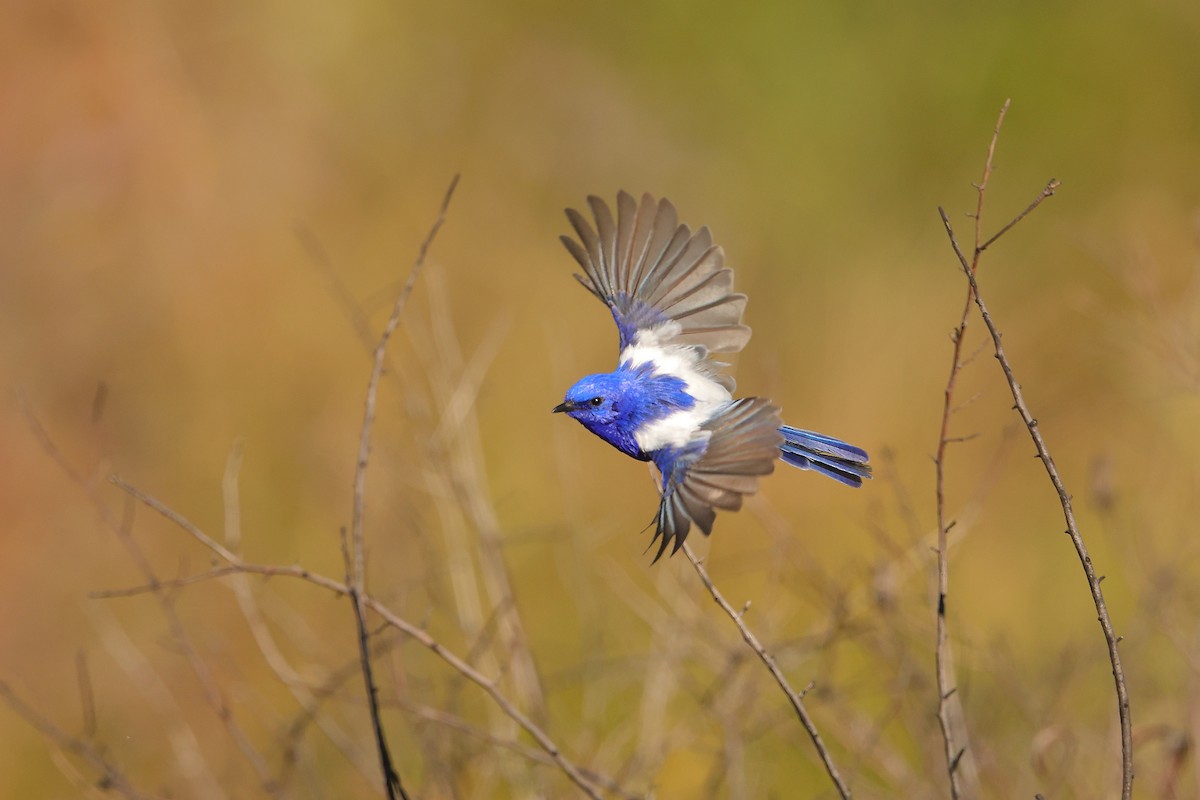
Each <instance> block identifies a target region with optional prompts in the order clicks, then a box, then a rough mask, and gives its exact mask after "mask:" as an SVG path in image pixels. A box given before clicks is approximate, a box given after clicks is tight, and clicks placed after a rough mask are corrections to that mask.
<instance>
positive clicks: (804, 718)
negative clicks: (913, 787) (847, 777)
mask: <svg viewBox="0 0 1200 800" xmlns="http://www.w3.org/2000/svg"><path fill="white" fill-rule="evenodd" d="M683 552H684V554H685V555H686V556H687V558H688V561H690V562H692V566H693V567H695V568H696V574H697V575H699V576H700V581H701V583H703V584H704V588H705V589H708V593H709V594H711V595H712V598H713V600H715V601H716V603H717V605H719V606H720V607H721V610H722V611H724V612H725V613H726V614H728V615H729V618H730V619H732V620H733V624H734V625H737V628H738V631H740V632H741V634H742V638H743V639H745V640H746V644H747V645H749V646H750V649H751V650H753V651H754V652H755V654H757V655H758V657H759V658H760V659H761V660H762V662H763V664H765V665H766V667H767V670H768V671H769V672H770V673H771V676H772V677H773V678H775V682H776V683H778V684H779V688H780V689H782V690H783V693H784V694H785V695H787V698H788V701H789V702H790V703H791V704H792V708H793V709H794V710H795V711H796V716H797V717H799V718H800V724H801V725H803V726H804V730H805V731H807V732H808V735H809V738H811V739H812V742H813V746H814V747H816V748H817V755H818V756H819V757H820V759H821V763H822V764H823V765H824V766H825V772H826V773H827V774H828V775H829V779H830V780H831V781H833V785H834V786H835V787H836V788H837V791H838V795H840V796H841V797H842V798H843V800H848V798H849V797H850V787H849V786H847V785H846V782H845V781H844V780H843V779H842V775H841V773H840V772H838V768H837V766H836V765H835V764H834V763H833V756H831V755H830V754H829V749H828V748H827V747H826V746H825V742H824V740H822V739H821V734H820V732H819V731H818V730H817V726H816V723H814V722H813V720H812V717H810V716H809V714H808V709H807V708H805V707H804V692H797V691H796V690H795V689H793V688H792V686H791V684H790V683H788V680H787V678H786V677H785V676H784V674H783V671H782V670H780V669H779V665H778V664H776V663H775V659H774V658H772V656H771V654H770V653H768V652H767V649H766V648H765V647H763V645H762V642H760V641H759V640H758V637H757V636H755V635H754V631H752V630H750V626H748V625H747V624H746V620H745V619H744V616H745V615H744V614H743V613H742V612H739V611H738V610H737V609H735V608H734V607H733V606H731V605H730V604H729V601H727V600H726V599H725V596H724V595H722V594H721V592H720V590H719V589H717V586H716V584H714V583H713V581H712V578H710V577H709V576H708V570H706V569H705V568H704V564H703V563H701V561H700V559H698V558H696V555H695V553H693V552H692V548H691V547H690V546H689V545H688V544H687V542H684V543H683ZM805 691H807V690H805Z"/></svg>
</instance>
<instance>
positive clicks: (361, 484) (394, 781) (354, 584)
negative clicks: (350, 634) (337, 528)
mask: <svg viewBox="0 0 1200 800" xmlns="http://www.w3.org/2000/svg"><path fill="white" fill-rule="evenodd" d="M457 186H458V176H457V175H455V176H454V177H453V178H452V179H451V180H450V186H449V188H447V189H446V195H445V197H443V198H442V205H441V208H440V210H439V211H438V216H437V219H435V220H434V222H433V225H432V226H431V227H430V228H429V233H428V234H426V236H425V240H424V241H423V242H421V249H420V251H419V252H418V253H417V260H416V261H414V262H413V265H412V269H411V270H409V273H408V279H407V280H406V281H405V282H404V286H403V287H402V288H401V289H400V293H399V294H398V295H397V296H396V303H395V305H393V306H392V314H391V316H390V317H388V321H387V324H386V325H385V326H384V328H383V333H382V334H380V336H379V343H378V344H376V345H375V359H374V363H373V365H372V367H371V377H370V380H368V382H367V398H366V401H365V403H364V409H363V422H362V430H361V433H360V434H359V439H358V461H357V462H356V463H355V468H354V510H353V514H352V516H351V524H350V531H351V534H350V535H351V539H350V558H349V561H350V563H349V564H348V565H347V567H348V570H347V571H348V572H349V576H348V581H347V582H348V583H349V585H350V599H351V602H353V603H354V623H355V627H356V629H357V631H358V648H359V653H360V655H361V656H362V671H363V682H364V683H365V684H366V691H367V705H368V706H369V708H370V710H371V726H372V728H373V729H374V731H375V742H376V744H377V745H378V748H379V763H380V766H381V768H382V769H383V779H384V783H385V784H386V786H387V792H388V797H389V798H390V799H391V800H395V798H396V797H400V798H402V800H408V794H407V793H406V792H405V791H404V787H403V785H402V784H401V782H400V775H399V774H398V773H397V772H396V768H395V765H394V763H393V761H392V756H391V753H390V751H389V750H388V745H387V739H386V737H385V736H384V731H383V721H382V720H381V719H380V714H379V697H378V692H377V689H376V686H375V678H374V676H373V675H372V673H371V654H370V647H369V646H368V644H367V622H366V617H367V613H366V605H365V602H364V597H365V594H366V555H365V553H364V550H363V514H364V511H365V508H366V480H367V461H368V459H369V457H370V453H371V428H372V426H373V425H374V422H375V400H376V395H377V394H378V391H379V379H380V377H381V376H382V375H383V364H384V359H385V357H386V355H387V345H388V340H389V339H391V337H392V334H393V333H395V331H396V328H397V327H399V325H400V318H401V316H402V315H403V313H404V306H405V305H406V304H407V302H408V297H409V295H411V294H412V290H413V286H414V285H416V282H417V276H418V275H420V274H421V268H422V267H423V266H424V265H425V256H426V255H427V254H428V252H429V247H430V245H432V244H433V240H434V237H436V236H437V232H438V230H439V229H440V228H441V227H442V223H443V222H445V220H446V211H447V209H449V207H450V199H451V198H452V197H454V189H455V187H457Z"/></svg>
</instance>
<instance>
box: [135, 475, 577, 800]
mask: <svg viewBox="0 0 1200 800" xmlns="http://www.w3.org/2000/svg"><path fill="white" fill-rule="evenodd" d="M113 483H114V484H115V485H117V486H120V487H121V488H122V489H124V490H125V491H126V492H128V493H129V494H130V496H131V497H134V498H136V499H137V500H139V501H141V502H142V503H144V504H146V505H147V506H149V507H150V508H152V509H154V510H155V511H157V512H159V513H160V514H162V515H163V516H165V517H166V518H167V519H169V520H171V521H172V522H174V523H175V524H177V525H178V526H179V527H180V528H182V529H183V530H184V531H186V532H187V533H188V534H189V535H191V536H192V537H193V538H195V539H197V540H198V541H201V542H208V543H209V545H208V546H209V549H210V550H212V552H213V553H214V554H216V555H218V556H220V557H221V558H222V559H224V560H225V561H226V562H227V564H228V566H229V567H230V568H232V569H234V570H236V571H239V572H247V573H251V574H256V575H264V576H279V577H288V578H297V579H299V580H303V581H307V582H309V583H311V584H313V585H315V586H319V587H321V588H322V589H325V590H327V591H331V592H333V593H335V594H338V595H342V596H345V597H349V596H350V595H351V591H352V590H351V587H350V586H349V585H347V584H346V583H342V582H339V581H336V580H334V579H333V578H329V577H327V576H324V575H320V574H317V573H314V572H310V571H308V570H307V569H304V568H303V567H298V566H294V567H283V566H272V565H264V564H250V563H246V562H244V561H241V560H240V559H238V558H237V557H236V556H234V555H233V554H232V553H230V552H229V550H227V549H226V548H224V547H222V546H221V545H219V544H217V543H216V542H215V541H213V539H212V538H211V537H209V536H207V535H206V534H204V533H203V532H202V531H201V530H200V529H199V528H197V527H196V526H195V525H194V524H193V523H191V522H189V521H188V520H187V519H186V518H184V517H183V516H182V515H180V514H178V513H176V512H175V511H173V510H171V509H170V508H168V507H167V506H166V505H165V504H163V503H162V502H161V501H159V500H157V499H156V498H154V497H152V496H150V495H148V494H146V493H145V492H142V491H141V490H139V489H137V488H135V487H133V486H131V485H130V484H127V483H125V482H124V481H121V480H120V479H115V478H114V479H113ZM226 553H227V554H228V555H229V556H230V557H226V556H225V555H224V554H226ZM226 574H229V573H228V572H226V571H224V570H213V571H211V572H209V573H206V575H205V577H207V578H215V577H220V576H221V575H226ZM196 580H199V576H197V578H196ZM196 580H192V581H191V582H193V583H194V582H196ZM162 585H163V584H162V583H157V582H156V583H155V586H156V587H161V586H162ZM148 591H154V590H153V589H149V590H148ZM361 600H362V602H363V605H364V606H366V608H368V609H370V610H371V611H374V612H375V613H376V614H378V615H379V616H380V617H381V618H382V619H383V620H384V622H386V623H387V624H388V625H390V626H391V627H393V628H396V629H397V630H399V631H400V632H401V633H403V634H405V635H406V636H408V637H410V638H412V639H414V640H416V641H417V642H418V643H420V644H421V645H422V646H424V647H425V648H427V649H428V650H429V651H430V652H432V653H433V654H434V655H436V656H437V657H438V658H440V659H441V660H442V661H444V662H445V663H446V664H448V665H449V666H450V667H451V668H452V669H454V670H455V671H456V672H458V673H459V674H461V675H462V676H463V677H465V678H467V680H469V681H471V682H472V683H474V684H476V685H477V686H479V687H480V688H481V689H483V690H484V692H486V693H487V695H488V696H489V697H491V698H492V701H493V702H495V703H496V705H498V706H499V707H500V709H501V710H502V711H503V712H504V713H505V714H506V715H507V716H508V717H509V718H510V719H512V720H513V721H514V722H516V723H517V724H518V725H519V726H521V727H522V728H523V729H524V730H525V732H526V733H528V734H529V735H530V736H532V737H533V739H534V741H535V742H537V744H538V746H539V747H541V748H542V750H543V751H545V752H546V754H547V755H549V756H550V758H551V759H552V760H553V761H554V763H555V764H557V765H558V768H559V769H560V770H562V771H563V772H564V773H565V774H566V775H567V777H568V778H570V779H571V780H572V781H573V782H574V783H575V785H576V786H578V787H579V788H580V789H581V790H582V791H583V792H584V794H586V795H587V796H588V797H590V798H592V800H601V794H600V791H599V790H598V789H597V788H596V787H595V786H594V785H593V783H592V782H591V781H590V780H589V779H588V778H587V776H586V775H585V774H584V773H583V771H582V770H581V769H580V768H579V767H578V766H576V765H575V763H574V762H572V761H571V760H570V759H568V758H567V757H566V756H564V755H563V754H562V752H561V751H560V750H559V747H558V745H557V744H555V742H554V740H553V739H551V738H550V736H549V735H548V734H547V733H546V732H545V731H544V730H542V728H541V727H539V726H538V725H537V724H536V723H534V722H533V720H531V719H530V718H529V717H528V716H526V715H525V714H524V713H522V712H521V711H520V710H519V709H518V708H517V707H516V706H515V705H514V704H513V703H512V701H510V700H509V699H508V698H507V697H506V696H505V695H504V693H503V692H501V691H500V690H499V689H498V688H497V687H496V681H495V680H494V679H491V678H488V677H487V676H485V675H484V674H483V673H481V672H479V671H478V670H476V669H475V668H474V667H472V666H471V665H470V664H468V663H467V662H466V661H465V660H463V659H462V658H461V657H459V656H457V655H455V654H454V653H453V652H452V651H450V650H448V649H446V648H445V647H444V646H443V645H442V644H441V643H440V642H438V641H437V640H436V639H434V638H433V637H432V636H431V635H430V634H429V633H428V632H427V631H425V630H424V629H423V628H421V627H420V626H418V625H415V624H413V623H411V622H409V621H408V620H406V619H404V618H403V617H401V616H400V615H399V614H397V613H395V612H394V611H392V610H391V609H390V608H388V607H387V606H386V605H384V604H383V603H382V602H381V601H379V600H377V599H375V598H374V597H372V596H370V595H368V594H363V595H361Z"/></svg>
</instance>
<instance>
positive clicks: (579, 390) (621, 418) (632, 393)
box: [554, 364, 696, 461]
mask: <svg viewBox="0 0 1200 800" xmlns="http://www.w3.org/2000/svg"><path fill="white" fill-rule="evenodd" d="M686 389H687V384H685V383H684V382H683V381H682V380H680V379H679V378H676V377H673V376H670V375H658V374H655V372H654V370H653V368H652V367H651V366H649V365H644V364H643V365H639V366H637V367H628V366H626V365H625V364H622V365H621V366H620V367H619V368H618V369H617V370H616V371H615V372H606V373H604V374H602V375H588V376H586V377H584V378H580V379H579V381H577V382H576V383H575V385H574V386H572V387H571V388H570V389H568V390H567V394H566V397H565V398H564V399H563V402H561V403H559V404H558V405H557V406H555V407H554V410H555V412H564V413H566V415H567V416H569V417H572V418H574V419H576V420H578V421H579V423H580V424H581V425H583V427H585V428H587V429H588V430H589V431H591V432H592V433H594V434H596V435H597V436H599V437H600V438H601V439H603V440H604V441H606V442H608V443H609V444H611V445H612V446H613V447H615V448H617V449H618V450H620V451H621V452H622V453H625V454H626V455H629V456H633V457H634V458H637V459H640V460H642V461H645V460H647V459H649V458H650V454H648V453H643V452H642V449H641V448H640V447H639V446H638V443H637V439H636V434H637V431H638V430H639V429H641V427H642V426H643V425H645V424H646V423H648V422H653V421H654V420H657V419H662V418H663V417H665V416H667V415H668V414H671V413H673V412H675V411H678V410H680V409H685V408H691V407H692V406H694V405H695V403H696V401H695V400H694V399H693V398H692V396H691V395H689V394H688V393H687V391H686Z"/></svg>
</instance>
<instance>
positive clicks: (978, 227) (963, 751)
mask: <svg viewBox="0 0 1200 800" xmlns="http://www.w3.org/2000/svg"><path fill="white" fill-rule="evenodd" d="M1011 102H1012V101H1011V100H1005V101H1004V105H1003V106H1002V107H1001V108H1000V115H999V116H998V117H997V118H996V125H995V127H994V128H993V129H992V141H991V143H990V144H989V145H988V151H987V159H986V160H985V161H984V165H983V177H982V178H981V179H980V181H979V183H978V184H976V185H975V191H976V200H975V257H974V259H972V261H971V266H970V267H969V270H970V272H971V273H972V274H974V272H975V270H976V269H978V268H979V254H980V253H982V252H983V249H982V248H981V247H980V237H981V236H982V230H983V229H982V223H983V200H984V197H985V196H986V193H987V185H988V180H989V179H990V178H991V176H992V159H993V158H994V157H995V155H996V141H997V140H998V139H999V138H1000V128H1001V126H1003V125H1004V117H1005V115H1006V114H1007V113H1008V107H1009V105H1010V104H1011ZM989 244H990V242H989ZM971 300H972V293H971V288H970V286H968V287H967V298H966V300H965V301H964V302H963V309H962V315H961V316H960V318H959V322H958V326H957V327H956V328H955V329H954V332H953V333H952V334H951V335H950V340H951V342H953V344H954V348H953V354H952V356H951V358H950V375H949V377H947V378H946V388H945V391H944V392H943V395H942V398H943V399H942V424H941V428H940V430H939V432H938V444H937V455H936V456H935V457H934V459H933V464H934V471H935V472H936V476H937V477H936V483H937V488H936V490H935V491H936V496H937V539H938V541H937V583H938V600H937V634H936V637H937V638H936V644H935V648H934V662H935V668H936V671H937V688H938V711H937V716H938V725H939V726H940V727H941V731H942V743H943V745H944V747H945V756H946V773H947V775H948V776H949V778H950V796H951V797H952V798H954V800H958V799H959V798H960V797H962V796H964V793H965V796H967V797H974V796H975V795H977V794H978V793H979V786H978V785H977V784H978V780H977V777H978V776H977V775H976V774H975V770H974V769H970V768H968V769H964V770H961V771H960V769H959V767H962V766H964V765H970V764H972V763H973V762H972V761H971V756H970V754H969V753H968V750H967V742H966V731H965V730H964V731H963V740H964V741H963V742H962V743H961V744H960V743H959V742H957V741H956V740H955V735H954V727H955V722H956V721H962V720H964V719H965V715H964V714H963V710H962V701H961V699H960V698H959V696H958V693H957V692H958V680H957V678H956V676H955V673H954V653H953V649H952V647H951V645H950V634H949V630H948V628H947V619H946V599H947V597H948V596H949V594H950V558H949V552H948V547H947V536H948V534H949V532H950V526H951V525H952V524H953V523H952V522H951V521H949V520H947V519H946V492H945V483H946V482H945V477H946V447H947V445H949V444H951V443H952V442H955V441H963V439H961V438H952V437H951V436H950V417H951V416H952V415H953V413H954V411H955V406H954V387H955V384H956V383H957V382H958V373H959V372H961V371H962V368H963V366H964V359H963V354H962V348H963V337H964V335H965V333H966V330H967V319H968V315H969V314H970V312H971ZM963 727H964V728H965V724H964V726H963ZM964 758H966V759H967V761H965V762H964V761H963V759H964ZM964 775H965V776H966V777H967V779H968V780H969V781H970V783H971V785H970V786H967V787H965V789H964V786H963V783H964V780H963V778H964Z"/></svg>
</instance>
